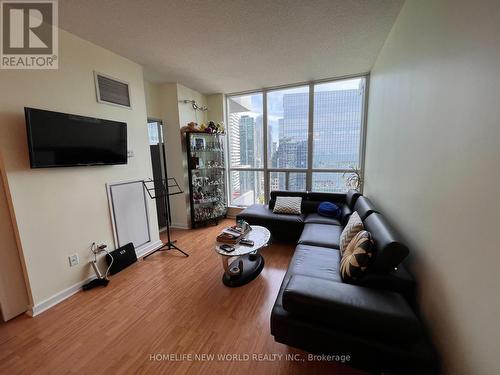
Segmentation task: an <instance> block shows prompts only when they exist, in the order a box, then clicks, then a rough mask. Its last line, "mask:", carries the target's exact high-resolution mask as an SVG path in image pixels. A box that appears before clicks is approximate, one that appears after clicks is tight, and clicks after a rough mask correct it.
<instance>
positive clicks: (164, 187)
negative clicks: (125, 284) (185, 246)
mask: <svg viewBox="0 0 500 375" xmlns="http://www.w3.org/2000/svg"><path fill="white" fill-rule="evenodd" d="M142 184H143V185H144V189H146V191H147V192H148V195H149V197H150V198H151V199H155V200H156V199H161V198H163V203H164V204H165V213H166V216H167V242H166V243H164V244H163V246H161V247H159V248H158V249H156V250H154V251H152V252H150V253H149V254H148V255H146V256H144V257H143V258H142V259H146V258H147V257H149V256H151V255H153V254H154V253H156V252H158V251H162V250H163V251H168V250H177V251H180V252H181V253H182V254H184V255H185V256H187V257H188V256H189V254H187V253H185V252H184V251H182V250H181V249H179V248H178V247H177V246H175V245H174V243H175V241H172V240H171V238H170V196H171V195H177V194H182V193H184V192H183V191H182V190H181V188H180V186H179V184H178V183H177V181H176V180H175V178H173V177H169V178H167V179H159V180H152V179H149V180H143V181H142ZM148 184H149V185H148ZM171 188H172V189H174V191H173V192H170V189H171ZM152 192H154V193H152Z"/></svg>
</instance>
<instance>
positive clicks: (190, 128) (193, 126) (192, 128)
mask: <svg viewBox="0 0 500 375" xmlns="http://www.w3.org/2000/svg"><path fill="white" fill-rule="evenodd" d="M199 131H200V129H199V128H198V124H197V123H196V122H192V121H191V122H190V123H188V124H187V125H186V126H183V127H182V128H181V134H186V133H194V132H199Z"/></svg>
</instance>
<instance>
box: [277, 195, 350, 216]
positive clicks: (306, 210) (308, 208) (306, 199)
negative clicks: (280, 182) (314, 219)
mask: <svg viewBox="0 0 500 375" xmlns="http://www.w3.org/2000/svg"><path fill="white" fill-rule="evenodd" d="M277 197H302V205H301V211H302V213H303V214H311V213H316V212H318V206H319V205H320V203H321V202H332V203H335V204H336V205H337V206H339V207H341V208H342V206H345V205H346V204H345V202H346V195H345V194H342V193H319V192H318V193H316V192H305V191H286V190H273V191H271V199H270V200H269V208H270V209H271V210H273V209H274V205H275V204H276V198H277Z"/></svg>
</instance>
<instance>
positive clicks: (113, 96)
mask: <svg viewBox="0 0 500 375" xmlns="http://www.w3.org/2000/svg"><path fill="white" fill-rule="evenodd" d="M94 76H95V85H96V93H97V101H98V102H99V103H106V104H112V105H118V106H121V107H126V108H131V104H130V88H129V84H128V83H127V82H123V81H119V80H117V79H116V78H112V77H109V76H106V75H104V74H102V73H97V72H95V74H94Z"/></svg>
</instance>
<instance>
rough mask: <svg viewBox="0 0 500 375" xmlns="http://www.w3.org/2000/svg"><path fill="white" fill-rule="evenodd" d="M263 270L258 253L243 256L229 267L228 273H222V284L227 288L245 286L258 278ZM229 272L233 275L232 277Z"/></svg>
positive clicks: (262, 260)
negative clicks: (232, 272)
mask: <svg viewBox="0 0 500 375" xmlns="http://www.w3.org/2000/svg"><path fill="white" fill-rule="evenodd" d="M263 268H264V258H263V257H262V255H260V254H259V253H256V254H252V253H250V254H247V255H243V256H241V257H240V258H238V259H236V260H235V261H233V262H232V263H231V264H230V265H229V273H228V272H224V275H223V276H222V282H223V283H224V285H225V286H229V287H237V286H242V285H245V284H247V283H249V282H250V281H252V280H253V279H255V278H256V277H257V276H259V275H260V273H261V272H262V270H263ZM231 271H234V273H235V274H234V275H232V274H231ZM238 271H239V273H238V274H236V273H237V272H238Z"/></svg>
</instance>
